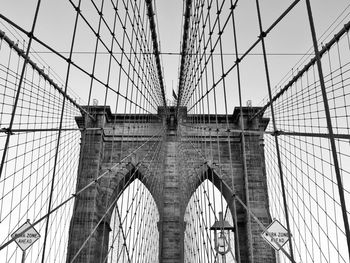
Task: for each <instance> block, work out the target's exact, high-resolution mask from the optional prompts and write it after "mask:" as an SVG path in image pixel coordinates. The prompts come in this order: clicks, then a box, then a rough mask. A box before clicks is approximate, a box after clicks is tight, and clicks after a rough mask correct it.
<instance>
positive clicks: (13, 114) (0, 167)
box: [0, 0, 41, 178]
mask: <svg viewBox="0 0 350 263" xmlns="http://www.w3.org/2000/svg"><path fill="white" fill-rule="evenodd" d="M40 4H41V0H38V3H37V6H36V9H35V15H34V19H33V24H32V29H31V30H30V32H29V34H28V37H29V41H28V46H27V50H26V54H25V57H24V62H23V67H22V72H21V77H20V79H19V83H18V89H17V94H16V98H15V101H14V103H13V108H12V113H11V120H10V124H9V127H8V133H7V136H6V142H5V146H4V151H3V153H2V159H1V164H0V178H1V175H2V171H3V169H4V165H5V160H6V155H7V151H8V148H9V144H10V137H11V130H12V126H13V123H14V121H15V115H16V110H17V104H18V100H19V96H20V94H21V88H22V84H23V80H24V74H25V71H26V68H27V64H28V62H29V52H30V48H31V46H32V41H33V37H34V30H35V26H36V21H37V18H38V13H39V9H40Z"/></svg>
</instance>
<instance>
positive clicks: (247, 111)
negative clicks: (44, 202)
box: [67, 106, 276, 263]
mask: <svg viewBox="0 0 350 263" xmlns="http://www.w3.org/2000/svg"><path fill="white" fill-rule="evenodd" d="M88 110H89V112H91V113H92V115H94V116H95V120H91V119H89V118H87V117H86V118H85V117H84V116H83V117H81V118H77V123H78V125H79V127H80V128H82V129H84V128H89V129H86V130H83V131H82V143H81V160H80V165H79V176H78V181H77V191H79V190H80V189H82V188H84V187H85V186H86V185H87V183H89V182H92V181H93V182H94V183H92V184H91V185H90V186H89V189H87V190H85V191H82V193H81V194H78V195H77V198H76V200H75V205H74V212H73V217H72V220H71V225H70V233H69V243H68V255H67V262H70V261H71V260H72V258H73V256H74V255H75V254H76V253H77V252H78V250H79V249H80V247H82V245H83V242H84V241H85V240H86V239H87V238H88V237H89V235H90V233H92V232H93V234H92V235H91V236H90V238H88V240H89V241H88V242H87V243H86V245H85V246H83V249H82V251H80V253H79V254H78V256H77V258H76V259H75V262H84V263H86V262H94V263H96V262H102V258H104V257H105V255H106V253H107V250H108V247H107V246H108V233H109V231H110V226H109V223H110V216H111V212H112V210H113V209H110V207H111V206H112V203H111V202H112V201H111V200H115V199H116V198H117V197H118V195H120V194H121V192H122V191H123V189H124V188H125V187H127V185H129V184H130V183H131V182H132V181H133V180H134V179H136V178H138V179H140V180H141V181H142V182H143V183H144V185H145V186H146V187H147V188H148V189H149V190H150V192H151V194H152V196H153V197H154V200H155V202H156V204H157V207H158V211H159V215H160V220H159V222H158V230H159V237H160V240H159V261H160V262H161V263H180V262H184V258H183V253H184V247H183V246H184V240H183V239H184V231H185V228H186V222H184V214H185V210H186V207H187V204H188V202H189V199H190V198H191V196H192V194H193V193H194V191H195V190H196V188H197V187H198V186H199V185H200V184H201V182H203V181H204V180H205V179H209V180H210V181H212V182H213V183H214V185H216V186H217V188H218V189H220V190H221V191H222V193H223V195H224V197H225V199H226V201H227V202H228V204H229V207H230V210H231V213H232V215H235V218H236V219H237V227H238V229H237V230H236V231H237V233H238V234H237V235H236V238H238V239H239V242H235V243H236V244H239V251H240V259H241V262H242V263H248V262H252V259H253V260H254V262H263V263H272V262H275V261H276V260H275V253H274V251H273V249H271V248H270V247H269V245H267V244H266V243H265V242H264V241H263V239H262V238H261V236H260V234H261V232H262V231H261V229H260V228H259V226H258V224H257V223H255V222H254V220H252V224H251V226H250V227H248V225H247V218H248V216H247V212H246V209H245V208H244V207H242V206H241V205H239V204H238V203H237V202H232V199H233V193H235V194H236V195H237V196H239V197H240V199H242V200H243V202H245V203H246V198H247V196H249V204H250V208H251V211H252V212H253V213H254V214H255V215H256V216H257V217H258V218H259V220H260V221H261V222H263V223H264V225H265V226H267V225H268V223H269V222H271V217H270V214H269V204H268V196H267V185H266V175H265V165H264V149H263V147H264V146H263V140H262V136H261V133H259V132H257V133H254V134H252V133H250V134H249V135H246V136H245V144H246V159H245V160H246V164H247V171H246V175H247V178H245V173H244V169H243V167H244V163H243V151H242V136H241V133H240V132H239V130H240V129H241V128H240V123H241V118H243V121H244V123H245V128H246V129H249V130H256V131H263V130H264V129H265V128H266V126H267V123H268V120H267V119H263V118H260V119H259V118H256V119H254V121H252V122H249V121H248V119H249V116H252V115H253V114H254V113H255V112H257V111H258V110H259V108H252V107H249V108H244V109H243V116H241V114H240V110H239V109H235V110H234V112H233V114H232V115H231V116H229V117H228V118H226V116H225V115H222V116H221V115H219V116H218V115H217V116H214V115H187V113H186V108H179V111H178V112H177V114H175V108H174V107H170V108H168V109H167V110H165V109H164V108H159V109H158V116H149V118H148V119H147V123H143V122H140V123H137V121H135V120H137V119H144V117H145V116H144V115H143V116H140V115H113V114H111V112H110V110H109V108H108V107H100V106H94V107H90V108H89V109H88ZM141 117H142V118H141ZM227 121H228V125H227ZM131 126H133V127H131ZM163 128H165V131H166V132H165V134H164V133H163V134H161V133H159V131H160V130H162V129H163ZM158 133H159V134H158ZM157 141H158V142H159V141H161V142H162V143H161V149H160V152H161V154H160V155H159V156H160V157H159V158H160V159H159V161H158V162H157V167H152V174H151V175H148V176H145V174H146V172H145V171H143V167H142V166H137V165H138V163H139V162H140V160H142V163H143V164H147V162H150V160H147V158H148V157H147V156H148V155H147V151H150V150H151V151H153V150H154V149H153V148H154V147H156V146H155V145H159V144H156V143H154V142H157ZM228 142H229V143H228ZM141 146H142V147H141ZM138 147H139V150H138V151H135V152H133V150H135V149H136V148H138ZM198 149H200V152H201V153H203V154H199V153H198ZM158 150H159V149H158ZM121 153H123V154H121ZM124 156H127V158H124ZM120 160H122V162H121V165H119V166H118V167H115V165H114V164H115V163H116V162H120ZM230 160H231V162H230ZM136 166H137V169H135V167H136ZM101 174H103V176H102V177H101V178H99V176H101ZM148 174H149V172H148ZM150 176H152V180H150V179H149V178H150ZM96 178H97V180H96ZM94 180H95V181H94ZM151 184H157V185H159V186H161V187H156V188H155V187H152V186H151ZM247 191H248V193H249V194H247ZM106 211H110V213H108V216H105V217H103V215H104V214H105V212H106ZM250 243H252V244H253V247H252V248H250V247H249V244H250ZM236 249H238V247H236ZM251 252H252V253H253V254H251Z"/></svg>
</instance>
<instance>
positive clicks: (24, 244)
mask: <svg viewBox="0 0 350 263" xmlns="http://www.w3.org/2000/svg"><path fill="white" fill-rule="evenodd" d="M11 237H12V238H15V242H16V243H17V245H18V246H19V247H20V248H21V249H22V251H23V252H22V263H24V261H25V257H26V250H27V249H28V248H29V247H30V246H31V245H33V243H34V242H35V241H37V240H38V239H39V238H40V234H39V233H38V231H36V230H35V228H34V227H33V226H32V225H31V223H30V222H29V219H28V220H27V222H25V223H24V224H23V225H22V226H21V227H20V228H18V229H17V230H16V231H15V232H14V233H13V234H12V235H11Z"/></svg>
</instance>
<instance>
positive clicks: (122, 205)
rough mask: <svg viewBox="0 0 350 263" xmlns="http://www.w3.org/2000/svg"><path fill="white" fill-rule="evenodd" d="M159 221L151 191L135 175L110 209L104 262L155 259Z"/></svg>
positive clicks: (157, 250) (157, 248) (156, 259)
mask: <svg viewBox="0 0 350 263" xmlns="http://www.w3.org/2000/svg"><path fill="white" fill-rule="evenodd" d="M158 221H159V212H158V208H157V205H156V202H155V200H154V198H153V196H152V194H151V192H150V191H149V190H148V189H147V187H146V186H145V185H144V184H143V182H141V181H140V180H139V179H138V178H136V179H135V180H133V181H132V182H131V183H130V184H129V185H128V187H127V188H125V190H124V191H123V192H122V194H121V195H120V196H119V198H118V201H117V203H116V206H115V207H114V209H113V212H112V215H111V219H110V232H109V241H108V258H107V260H106V261H105V262H109V263H115V262H118V263H119V262H140V263H141V262H145V263H147V262H158V257H159V232H158V227H157V223H158Z"/></svg>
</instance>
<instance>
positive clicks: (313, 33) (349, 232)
mask: <svg viewBox="0 0 350 263" xmlns="http://www.w3.org/2000/svg"><path fill="white" fill-rule="evenodd" d="M306 8H307V14H308V18H309V23H310V29H311V36H312V43H313V46H314V51H315V57H316V65H317V70H318V77H319V80H320V86H321V91H322V97H323V105H324V110H325V115H326V121H327V128H328V133H329V140H330V144H331V148H332V156H333V162H334V170H335V174H336V178H337V186H338V191H339V199H340V204H341V210H342V214H343V220H344V228H345V235H346V241H347V245H348V255H349V258H350V229H349V219H348V215H347V209H346V203H345V197H344V188H343V183H342V178H341V174H340V168H339V161H338V155H337V148H336V145H335V139H334V134H333V127H332V119H331V114H330V110H329V105H328V98H327V91H326V86H325V83H324V77H323V70H322V64H321V56H320V52H319V50H318V44H317V37H316V31H315V25H314V20H313V16H312V10H311V4H310V0H306Z"/></svg>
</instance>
